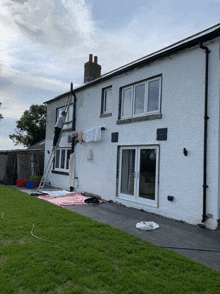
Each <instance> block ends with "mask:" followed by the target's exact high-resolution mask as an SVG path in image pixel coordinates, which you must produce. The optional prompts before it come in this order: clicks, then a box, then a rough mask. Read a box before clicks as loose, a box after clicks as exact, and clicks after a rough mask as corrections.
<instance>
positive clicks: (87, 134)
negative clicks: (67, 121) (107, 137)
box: [71, 127, 102, 145]
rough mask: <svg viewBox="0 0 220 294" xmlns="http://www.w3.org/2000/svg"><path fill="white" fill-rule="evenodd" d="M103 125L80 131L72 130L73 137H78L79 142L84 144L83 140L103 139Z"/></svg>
mask: <svg viewBox="0 0 220 294" xmlns="http://www.w3.org/2000/svg"><path fill="white" fill-rule="evenodd" d="M101 129H102V127H97V128H93V129H89V130H85V131H80V132H75V131H74V132H72V134H71V137H72V138H73V137H78V140H79V144H80V145H82V142H83V141H84V142H87V143H88V142H92V141H95V142H97V141H101V139H102V133H101Z"/></svg>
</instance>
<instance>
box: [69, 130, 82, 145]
mask: <svg viewBox="0 0 220 294" xmlns="http://www.w3.org/2000/svg"><path fill="white" fill-rule="evenodd" d="M71 137H72V138H74V137H78V140H79V144H80V145H82V141H83V131H80V132H75V131H74V132H72V134H71Z"/></svg>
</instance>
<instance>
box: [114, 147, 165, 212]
mask: <svg viewBox="0 0 220 294" xmlns="http://www.w3.org/2000/svg"><path fill="white" fill-rule="evenodd" d="M158 155H159V147H158V146H138V147H134V146H131V147H121V149H120V165H119V190H118V196H119V197H120V198H122V199H125V200H130V201H134V202H137V203H143V204H146V205H150V206H157V205H158V157H159V156H158Z"/></svg>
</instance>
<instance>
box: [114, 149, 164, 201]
mask: <svg viewBox="0 0 220 294" xmlns="http://www.w3.org/2000/svg"><path fill="white" fill-rule="evenodd" d="M141 149H154V150H155V154H156V162H155V168H156V172H155V199H154V200H153V199H148V198H142V197H140V195H139V187H140V151H141ZM123 150H135V170H134V194H133V195H131V194H126V193H123V192H121V180H122V153H123ZM117 177H118V178H117V180H118V182H117V198H119V199H122V200H126V201H131V202H135V203H138V204H143V205H147V206H151V207H158V206H159V177H160V145H157V144H152V145H126V146H124V145H122V146H118V164H117Z"/></svg>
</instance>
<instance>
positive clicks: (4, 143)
mask: <svg viewBox="0 0 220 294" xmlns="http://www.w3.org/2000/svg"><path fill="white" fill-rule="evenodd" d="M0 127H1V122H0ZM0 140H1V143H0V150H13V149H26V148H27V147H24V146H23V145H17V146H15V145H14V143H13V141H12V140H11V139H9V138H0Z"/></svg>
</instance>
